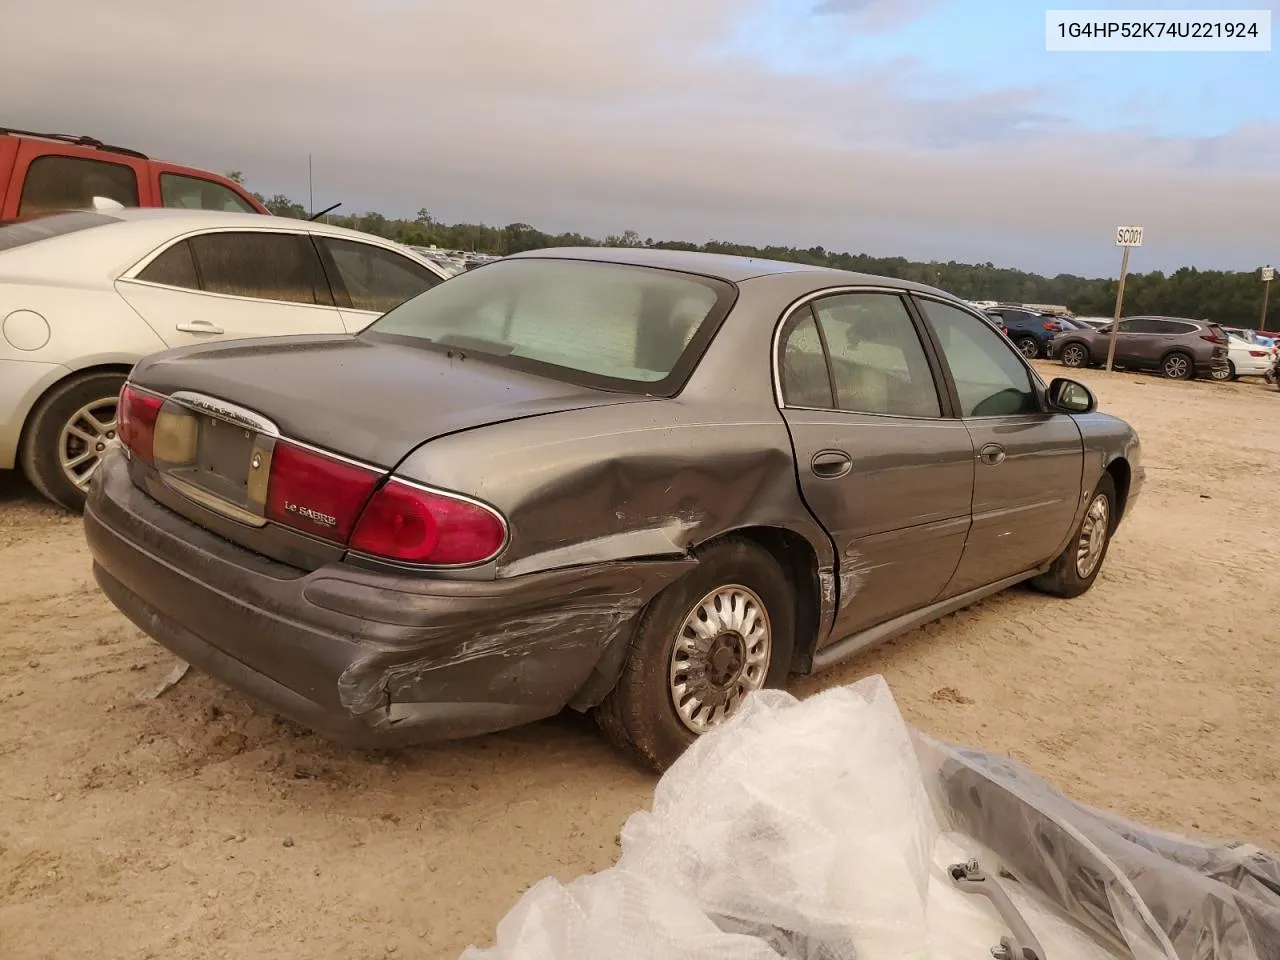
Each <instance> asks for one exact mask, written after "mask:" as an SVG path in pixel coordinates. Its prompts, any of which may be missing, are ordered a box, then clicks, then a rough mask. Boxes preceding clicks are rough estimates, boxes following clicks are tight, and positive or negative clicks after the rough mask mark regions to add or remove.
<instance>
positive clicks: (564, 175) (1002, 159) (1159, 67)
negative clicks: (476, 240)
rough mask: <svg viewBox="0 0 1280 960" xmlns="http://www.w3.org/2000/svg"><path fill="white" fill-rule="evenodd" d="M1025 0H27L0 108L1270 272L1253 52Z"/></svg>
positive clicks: (39, 124) (837, 229) (299, 182)
mask: <svg viewBox="0 0 1280 960" xmlns="http://www.w3.org/2000/svg"><path fill="white" fill-rule="evenodd" d="M1271 2H1272V3H1275V2H1276V0H1271ZM820 5H822V6H826V7H843V9H844V10H845V11H846V12H845V13H844V14H840V15H837V14H823V13H822V12H821V11H820V10H819V6H820ZM1049 5H1050V4H1049V3H1043V2H1038V0H1037V2H1034V3H1033V2H1031V0H466V2H459V0H377V2H371V3H363V4H362V3H352V2H351V0H220V3H219V16H218V17H215V18H210V17H208V16H207V14H206V13H205V11H204V10H203V8H201V7H199V6H198V5H194V4H190V5H188V4H162V5H157V4H156V3H155V0H114V2H113V3H112V4H103V3H102V2H101V0H60V2H59V3H57V4H37V3H28V4H19V5H18V6H17V7H15V8H14V10H13V12H12V15H10V16H9V17H8V18H7V19H6V21H5V28H6V35H5V38H6V40H7V41H9V42H8V43H7V44H6V58H7V59H6V66H7V67H8V68H9V70H10V72H11V73H13V75H14V76H21V77H23V78H24V83H22V84H0V116H3V117H5V118H6V121H7V122H9V123H11V124H12V125H14V126H17V127H25V128H28V129H52V130H63V131H70V132H74V133H87V134H90V135H93V136H97V137H100V138H102V139H104V140H107V141H110V142H117V143H126V144H130V145H133V146H135V147H137V148H138V149H141V150H144V151H146V152H148V153H151V154H153V155H155V156H159V157H164V158H165V159H168V160H172V161H175V162H180V163H188V164H191V165H194V166H198V167H204V168H207V169H213V170H220V171H225V170H240V171H242V172H243V174H244V176H245V178H246V180H247V182H248V183H249V185H250V186H251V187H252V188H254V189H257V190H259V191H261V192H263V193H265V194H267V195H271V194H275V193H284V194H286V195H288V196H292V197H294V198H305V197H306V196H307V188H308V183H307V170H308V155H310V156H311V157H312V159H313V161H314V163H313V168H314V171H315V177H316V180H315V198H316V202H317V204H328V203H333V202H335V201H342V204H343V209H344V210H349V211H353V212H361V211H367V210H376V211H380V212H382V213H385V214H387V215H392V216H396V215H399V216H413V215H414V214H415V213H416V212H417V211H418V210H419V209H420V208H426V209H428V210H429V211H430V212H431V213H432V214H433V215H434V216H436V217H437V218H439V219H442V220H445V221H449V222H457V221H468V222H477V221H479V222H485V223H490V224H495V225H503V224H509V223H518V222H523V223H529V224H532V225H534V226H536V227H538V228H540V229H543V230H546V231H549V232H559V231H568V230H572V231H578V232H582V233H586V234H588V235H590V236H596V237H604V236H606V235H608V234H611V233H612V234H617V233H621V232H622V231H624V230H627V229H634V230H636V231H637V232H639V233H640V235H641V236H646V237H655V238H666V239H683V240H697V241H705V240H710V239H717V240H729V241H739V242H744V243H752V244H758V245H762V246H763V245H768V244H774V243H781V244H789V245H795V246H800V247H811V246H816V245H821V246H824V247H826V248H828V249H831V250H848V251H853V252H862V253H869V254H873V255H877V256H904V257H909V258H912V259H917V260H930V259H937V260H944V261H945V260H959V261H967V262H971V263H973V262H976V263H982V262H987V261H990V262H992V263H996V264H1000V265H1002V266H1013V267H1020V268H1023V269H1030V270H1035V271H1038V272H1041V273H1046V274H1049V275H1053V274H1056V273H1060V272H1065V273H1079V274H1086V275H1091V276H1102V275H1114V274H1115V272H1116V269H1117V266H1118V259H1119V258H1118V255H1117V251H1116V249H1115V247H1114V244H1113V242H1112V241H1113V238H1114V231H1115V228H1116V227H1117V226H1119V225H1121V224H1135V225H1141V226H1143V227H1145V228H1146V241H1147V242H1146V245H1145V246H1144V247H1143V248H1142V250H1141V251H1140V252H1138V253H1135V255H1134V260H1133V263H1132V264H1131V266H1132V269H1134V270H1143V271H1145V270H1151V269H1162V270H1173V269H1176V268H1177V267H1179V266H1182V265H1195V266H1198V267H1203V268H1219V269H1232V270H1253V269H1256V268H1257V267H1258V266H1259V265H1260V264H1263V263H1266V262H1272V263H1280V52H1270V53H1261V54H1253V53H1188V54H1157V53H1078V52H1077V53H1048V52H1046V50H1045V8H1046V6H1049ZM1052 5H1053V6H1054V7H1071V6H1074V7H1075V8H1077V9H1086V8H1110V9H1112V10H1115V9H1125V8H1128V7H1129V6H1132V5H1134V4H1133V3H1132V0H1131V2H1130V3H1125V2H1123V0H1092V2H1091V3H1089V4H1087V5H1086V4H1078V3H1077V4H1070V3H1068V2H1063V0H1058V2H1057V3H1053V4H1052ZM1143 5H1145V6H1146V7H1157V6H1160V4H1159V2H1158V0H1145V3H1144V4H1143ZM1238 5H1253V6H1256V5H1257V0H1247V3H1242V2H1241V0H1236V2H1235V3H1230V4H1215V3H1213V2H1211V0H1199V2H1192V3H1180V4H1168V5H1167V6H1168V8H1169V9H1175V7H1180V8H1182V9H1197V8H1205V7H1208V8H1213V9H1231V8H1235V7H1237V6H1238ZM1270 9H1272V12H1273V15H1274V14H1275V8H1274V7H1271V8H1270ZM1273 21H1280V17H1275V16H1273ZM68 22H73V23H75V24H76V29H75V30H74V31H70V32H68V31H66V30H65V24H66V23H68ZM246 23H249V24H252V25H253V26H252V29H251V30H250V31H248V32H246V31H245V29H244V24H246ZM1277 25H1278V24H1277V23H1275V22H1273V28H1274V27H1276V26H1277ZM280 38H287V39H286V40H281V39H280Z"/></svg>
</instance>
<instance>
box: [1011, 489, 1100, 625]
mask: <svg viewBox="0 0 1280 960" xmlns="http://www.w3.org/2000/svg"><path fill="white" fill-rule="evenodd" d="M1115 525H1116V485H1115V481H1113V480H1112V479H1111V474H1109V473H1104V474H1103V475H1102V479H1101V480H1099V481H1098V486H1097V487H1096V488H1095V489H1094V491H1093V495H1092V496H1091V497H1090V498H1089V506H1088V507H1087V508H1086V509H1085V514H1084V517H1083V518H1082V519H1081V521H1080V525H1079V526H1078V527H1076V530H1075V533H1074V534H1073V535H1072V537H1071V540H1070V542H1069V543H1068V544H1067V547H1066V549H1065V550H1063V551H1062V553H1060V554H1059V555H1058V558H1057V559H1056V560H1054V561H1053V566H1051V567H1050V568H1049V569H1048V570H1046V571H1045V572H1044V573H1042V574H1041V575H1040V576H1038V577H1034V578H1032V580H1031V586H1033V587H1034V588H1035V589H1037V590H1039V591H1041V592H1042V593H1048V594H1052V595H1053V596H1055V597H1063V598H1065V599H1068V600H1069V599H1071V598H1073V597H1078V596H1080V595H1081V594H1082V593H1084V592H1085V591H1086V590H1088V589H1089V588H1090V587H1092V586H1093V581H1095V580H1096V579H1098V571H1100V570H1101V569H1102V561H1103V560H1105V559H1106V558H1107V548H1108V547H1109V546H1110V545H1111V534H1112V533H1113V532H1114V531H1115Z"/></svg>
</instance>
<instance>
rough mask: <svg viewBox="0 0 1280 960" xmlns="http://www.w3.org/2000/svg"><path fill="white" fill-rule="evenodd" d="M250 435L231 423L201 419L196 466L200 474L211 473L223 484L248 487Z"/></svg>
mask: <svg viewBox="0 0 1280 960" xmlns="http://www.w3.org/2000/svg"><path fill="white" fill-rule="evenodd" d="M254 436H255V435H254V433H253V431H251V430H246V429H244V427H240V426H236V425H235V424H234V423H227V422H226V421H225V420H218V419H215V418H214V417H210V416H201V418H200V453H199V455H198V460H197V466H198V467H199V469H200V471H201V472H202V473H207V474H211V475H212V477H214V478H216V479H217V480H220V481H222V482H224V483H233V484H235V485H236V486H238V487H246V486H248V483H249V464H250V461H251V460H252V458H253V452H254Z"/></svg>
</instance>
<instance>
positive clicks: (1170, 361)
mask: <svg viewBox="0 0 1280 960" xmlns="http://www.w3.org/2000/svg"><path fill="white" fill-rule="evenodd" d="M1160 370H1161V371H1162V372H1163V373H1164V375H1165V376H1166V377H1168V378H1169V379H1170V380H1190V379H1191V376H1192V374H1193V373H1195V367H1194V366H1192V363H1191V358H1190V357H1189V356H1187V355H1186V354H1185V353H1171V354H1169V355H1168V356H1167V357H1165V358H1164V360H1163V361H1162V362H1161V364H1160Z"/></svg>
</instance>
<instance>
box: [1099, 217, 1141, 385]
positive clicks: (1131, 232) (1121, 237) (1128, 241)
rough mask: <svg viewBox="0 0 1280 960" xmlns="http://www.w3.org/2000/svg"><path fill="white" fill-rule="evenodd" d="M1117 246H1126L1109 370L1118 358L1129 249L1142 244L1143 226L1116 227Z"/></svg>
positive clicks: (1112, 328)
mask: <svg viewBox="0 0 1280 960" xmlns="http://www.w3.org/2000/svg"><path fill="white" fill-rule="evenodd" d="M1116 246H1117V247H1124V254H1123V255H1122V256H1121V257H1120V286H1119V288H1118V289H1117V290H1116V313H1115V316H1114V317H1113V318H1112V320H1111V336H1110V337H1109V338H1108V342H1107V372H1108V373H1110V372H1111V364H1112V363H1113V362H1114V361H1115V358H1116V333H1117V331H1119V329H1120V312H1121V310H1122V309H1123V308H1124V278H1125V276H1126V275H1127V274H1128V273H1129V250H1130V249H1131V248H1132V247H1140V246H1142V228H1141V227H1116Z"/></svg>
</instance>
